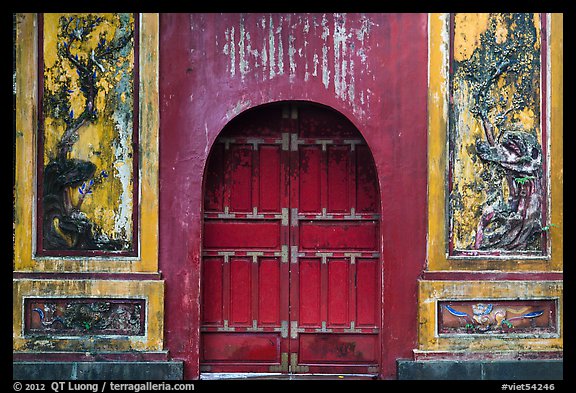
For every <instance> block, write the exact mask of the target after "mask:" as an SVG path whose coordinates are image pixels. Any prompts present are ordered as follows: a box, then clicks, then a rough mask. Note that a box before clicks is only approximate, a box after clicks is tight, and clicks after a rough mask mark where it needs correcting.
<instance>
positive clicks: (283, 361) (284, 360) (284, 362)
mask: <svg viewBox="0 0 576 393" xmlns="http://www.w3.org/2000/svg"><path fill="white" fill-rule="evenodd" d="M269 370H270V372H276V373H277V372H287V371H290V365H289V364H288V352H282V353H281V354H280V364H275V365H273V366H270V368H269Z"/></svg>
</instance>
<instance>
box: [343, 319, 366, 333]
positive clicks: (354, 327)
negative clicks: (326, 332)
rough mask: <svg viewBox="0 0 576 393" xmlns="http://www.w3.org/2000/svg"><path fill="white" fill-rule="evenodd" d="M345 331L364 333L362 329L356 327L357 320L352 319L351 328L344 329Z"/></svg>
mask: <svg viewBox="0 0 576 393" xmlns="http://www.w3.org/2000/svg"><path fill="white" fill-rule="evenodd" d="M344 333H362V329H356V321H350V329H344Z"/></svg>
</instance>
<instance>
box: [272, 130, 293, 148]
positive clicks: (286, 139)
mask: <svg viewBox="0 0 576 393" xmlns="http://www.w3.org/2000/svg"><path fill="white" fill-rule="evenodd" d="M274 143H278V144H281V145H282V150H283V151H289V150H290V133H289V132H283V133H282V139H276V140H275V141H274Z"/></svg>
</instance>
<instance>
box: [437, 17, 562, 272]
mask: <svg viewBox="0 0 576 393" xmlns="http://www.w3.org/2000/svg"><path fill="white" fill-rule="evenodd" d="M429 28H430V34H429V48H430V51H429V78H430V79H429V82H430V83H429V94H428V97H429V98H428V114H429V115H428V127H429V128H428V130H429V131H428V133H429V135H428V250H427V256H428V264H427V270H429V271H475V270H482V271H485V270H495V271H555V272H559V271H562V265H563V250H562V249H563V229H562V225H563V210H562V206H563V148H562V147H563V139H562V138H563V120H562V118H563V115H562V113H563V98H562V97H563V96H562V94H563V93H562V92H563V82H562V81H563V76H562V75H563V54H562V53H563V52H562V42H563V18H562V14H532V13H530V14H528V13H522V14H520V13H518V14H509V13H494V14H488V13H455V14H430V19H429Z"/></svg>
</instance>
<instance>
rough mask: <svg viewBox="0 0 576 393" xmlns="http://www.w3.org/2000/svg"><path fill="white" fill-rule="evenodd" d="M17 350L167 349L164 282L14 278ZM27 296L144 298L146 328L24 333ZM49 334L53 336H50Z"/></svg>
mask: <svg viewBox="0 0 576 393" xmlns="http://www.w3.org/2000/svg"><path fill="white" fill-rule="evenodd" d="M12 291H13V298H12V299H13V303H12V307H13V309H12V311H13V350H14V351H15V352H25V351H67V352H77V351H80V352H87V353H89V352H92V351H98V352H102V351H111V352H116V351H147V352H151V351H152V352H156V351H163V339H164V338H163V334H164V282H163V281H157V280H144V281H136V280H56V279H54V280H28V279H21V280H13V286H12ZM26 298H40V299H47V300H48V301H49V299H50V298H67V299H68V300H71V301H73V300H74V298H82V299H91V300H94V301H95V302H97V301H98V299H101V298H105V299H110V298H118V299H144V300H145V304H146V310H145V318H146V319H145V321H144V326H145V332H144V335H134V336H128V335H126V336H114V335H108V336H100V337H99V336H97V335H94V336H92V335H83V336H76V337H70V336H68V337H66V336H58V334H57V333H54V332H52V333H50V334H47V335H44V336H42V335H39V336H37V335H29V336H25V334H24V318H25V315H24V314H25V313H24V300H25V299H26ZM48 337H49V338H48Z"/></svg>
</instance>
